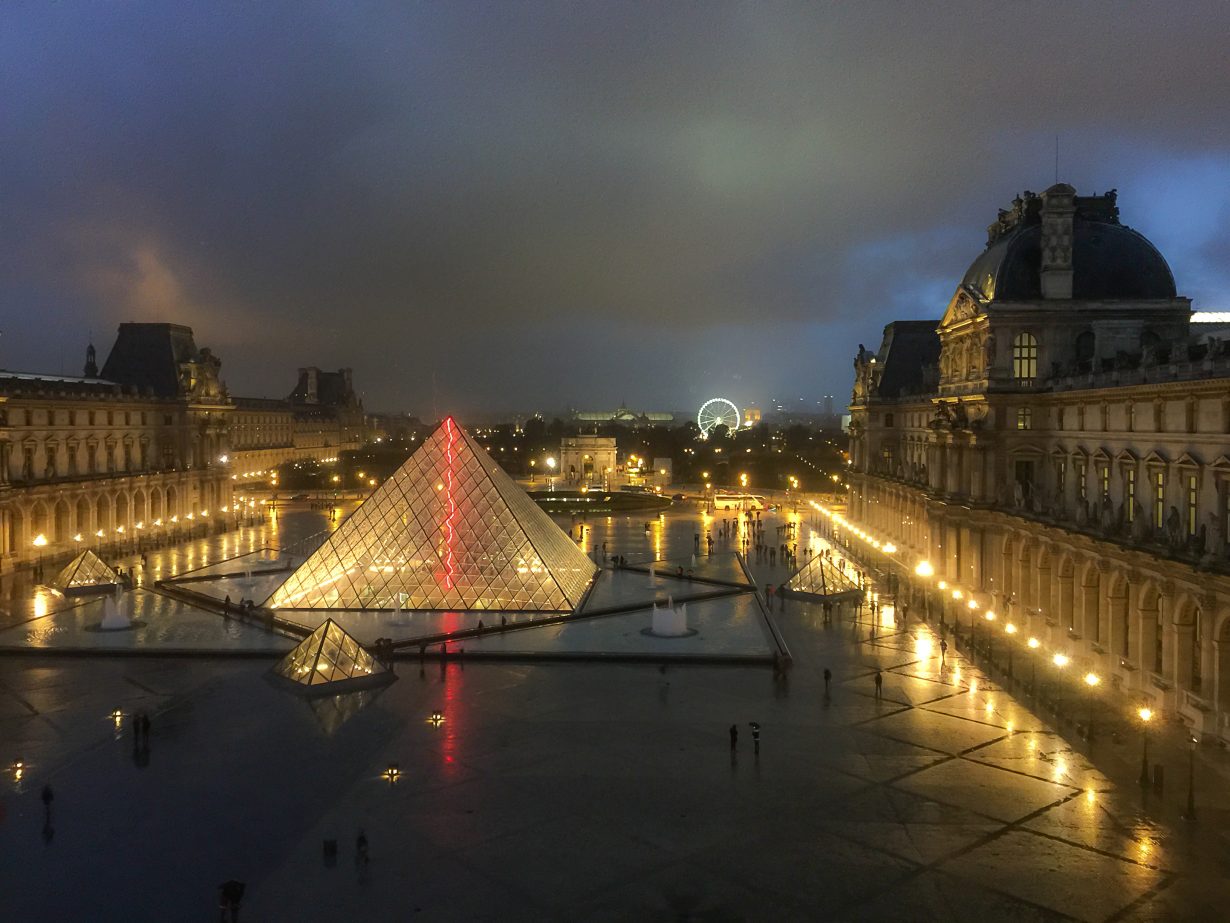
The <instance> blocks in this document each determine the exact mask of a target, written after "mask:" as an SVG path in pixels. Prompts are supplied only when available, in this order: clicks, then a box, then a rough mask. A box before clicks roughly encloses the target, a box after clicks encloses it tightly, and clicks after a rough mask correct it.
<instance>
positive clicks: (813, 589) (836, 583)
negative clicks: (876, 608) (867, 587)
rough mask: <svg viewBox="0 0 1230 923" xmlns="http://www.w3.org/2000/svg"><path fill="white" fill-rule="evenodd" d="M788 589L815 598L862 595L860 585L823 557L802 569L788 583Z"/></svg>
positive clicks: (813, 558)
mask: <svg viewBox="0 0 1230 923" xmlns="http://www.w3.org/2000/svg"><path fill="white" fill-rule="evenodd" d="M786 589H788V590H793V591H794V592H795V593H809V594H811V595H813V596H836V595H838V594H840V593H860V592H861V590H859V588H858V584H857V583H855V582H854V581H853V580H851V579H850V578H849V577H847V576H846V575H845V574H843V573H842V572H841V570H840V568H838V567H837V565H836V564H834V563H833V562H832V561H830V560H828V559H827V558H825V557H824V556H823V555H819V554H817V555H813V556H812V559H811V560H810V561H808V562H807V563H806V564H804V565H803V566H802V567H800V568H799V569H798V570H797V571H795V572H794V574H793V575H792V576H791V577H790V579H789V580H787V581H786Z"/></svg>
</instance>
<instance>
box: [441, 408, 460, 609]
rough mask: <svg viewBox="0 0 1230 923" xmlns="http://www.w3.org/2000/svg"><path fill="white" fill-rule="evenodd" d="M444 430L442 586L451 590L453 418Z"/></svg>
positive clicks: (454, 508) (453, 564)
mask: <svg viewBox="0 0 1230 923" xmlns="http://www.w3.org/2000/svg"><path fill="white" fill-rule="evenodd" d="M444 431H445V432H446V433H448V442H446V443H445V446H444V458H445V461H446V462H447V464H448V467H447V468H446V469H445V471H444V491H445V493H444V508H445V510H446V511H447V512H446V513H445V516H444V586H445V589H449V590H451V589H452V588H453V584H454V582H455V579H454V578H455V575H456V568H457V564H456V560H455V559H454V557H453V538H454V534H455V527H454V525H453V523H454V522H455V521H456V519H457V501H456V500H454V499H453V443H455V442H456V441H457V432H456V429H455V427H454V425H453V418H452V417H448V418H447V419H446V420H445V421H444Z"/></svg>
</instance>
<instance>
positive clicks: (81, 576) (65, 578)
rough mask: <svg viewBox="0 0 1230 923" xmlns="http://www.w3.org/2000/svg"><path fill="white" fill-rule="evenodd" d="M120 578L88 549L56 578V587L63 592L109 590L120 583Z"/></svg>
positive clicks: (69, 563) (70, 562)
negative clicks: (94, 589)
mask: <svg viewBox="0 0 1230 923" xmlns="http://www.w3.org/2000/svg"><path fill="white" fill-rule="evenodd" d="M119 579H120V578H119V576H118V575H117V574H116V573H115V571H114V570H112V569H111V567H110V566H109V565H108V564H107V563H106V562H105V561H103V559H102V558H100V557H99V556H98V555H96V554H95V553H94V552H93V551H91V550H90V549H89V548H87V549H86V550H85V551H83V552H81V554H79V555H77V557H75V558H73V559H72V560H71V561H69V562H68V564H67V565H66V566H65V568H64V570H62V571H60V576H58V577H56V582H55V585H56V586H57V587H59V588H60V589H61V590H81V589H88V588H90V587H97V588H98V589H100V590H103V589H109V588H110V587H113V586H114V585H115V584H117V583H119Z"/></svg>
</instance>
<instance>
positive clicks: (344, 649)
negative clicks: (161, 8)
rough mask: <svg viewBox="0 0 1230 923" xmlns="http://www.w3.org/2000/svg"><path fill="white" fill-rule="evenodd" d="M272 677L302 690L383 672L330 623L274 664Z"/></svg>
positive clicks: (340, 628)
mask: <svg viewBox="0 0 1230 923" xmlns="http://www.w3.org/2000/svg"><path fill="white" fill-rule="evenodd" d="M273 672H274V674H276V675H277V676H280V677H282V678H283V679H288V680H290V681H291V682H294V683H298V684H300V685H302V686H319V685H321V684H323V683H335V682H341V681H342V680H348V679H365V678H367V677H370V676H375V675H377V674H380V673H385V672H387V670H386V669H385V667H384V666H383V665H382V664H381V663H379V662H378V661H377V660H376V659H375V658H374V657H372V655H371V654H369V653H368V652H367V651H365V650H364V649H363V647H362V645H360V644H359V642H358V641H356V640H355V639H354V638H352V637H351V636H350V635H348V634H347V633H346V632H345V631H344V630H343V629H342V627H341V626H340V625H338V624H337V622H335V621H333V619H325V622H324V624H323V625H321V626H320V627H319V628H317V629H316V630H315V631H314V632H312V633H311V634H310V635H308V636H307V637H306V638H304V639H303V640H302V641H300V642H299V645H298V646H297V647H296V648H295V649H294V650H293V651H291V652H290V653H289V654H287V655H286V656H285V657H283V658H282V659H281V660H280V661H278V663H277V665H276V666H275V667H274V668H273Z"/></svg>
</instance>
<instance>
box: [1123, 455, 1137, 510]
mask: <svg viewBox="0 0 1230 923" xmlns="http://www.w3.org/2000/svg"><path fill="white" fill-rule="evenodd" d="M1123 478H1124V484H1123V493H1124V498H1125V501H1124V506H1125V507H1127V521H1128V522H1135V521H1136V469H1135V468H1128V469H1127V471H1125V472H1124V473H1123Z"/></svg>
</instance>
